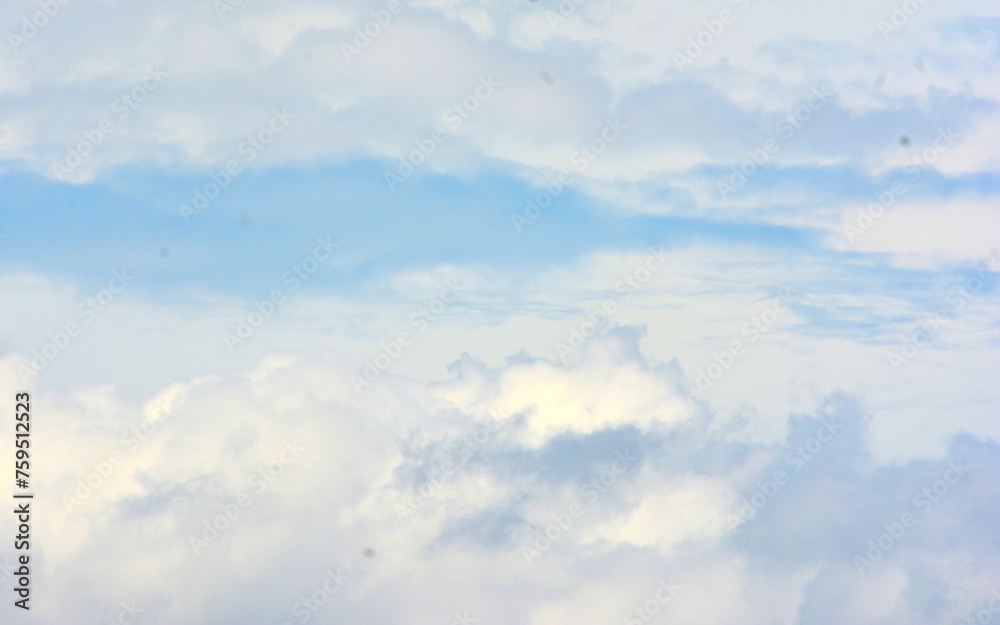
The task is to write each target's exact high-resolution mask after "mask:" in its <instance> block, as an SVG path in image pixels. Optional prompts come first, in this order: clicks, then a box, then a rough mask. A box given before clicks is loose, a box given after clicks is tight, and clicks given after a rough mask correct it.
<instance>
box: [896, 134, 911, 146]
mask: <svg viewBox="0 0 1000 625" xmlns="http://www.w3.org/2000/svg"><path fill="white" fill-rule="evenodd" d="M899 145H904V146H905V145H910V138H909V137H907V136H906V135H903V136H902V137H900V138H899Z"/></svg>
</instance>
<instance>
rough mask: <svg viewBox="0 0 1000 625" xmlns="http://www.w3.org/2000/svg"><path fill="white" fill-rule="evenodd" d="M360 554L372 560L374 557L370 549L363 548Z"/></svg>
mask: <svg viewBox="0 0 1000 625" xmlns="http://www.w3.org/2000/svg"><path fill="white" fill-rule="evenodd" d="M362 553H364V554H365V557H366V558H374V557H375V550H374V549H372V548H371V547H365V550H364V551H363V552H362Z"/></svg>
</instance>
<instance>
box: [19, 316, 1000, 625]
mask: <svg viewBox="0 0 1000 625" xmlns="http://www.w3.org/2000/svg"><path fill="white" fill-rule="evenodd" d="M637 339H638V334H637V333H636V332H635V331H633V330H629V329H624V328H623V329H620V330H616V331H614V332H612V333H610V334H609V335H608V336H606V337H604V338H599V339H594V340H592V341H590V342H588V344H587V346H586V349H585V350H584V351H583V353H582V357H581V359H580V360H579V362H577V363H576V364H573V365H570V366H566V365H561V364H553V363H551V362H548V361H544V360H536V359H531V358H515V359H512V360H510V361H509V362H508V363H507V364H506V365H504V366H502V367H499V368H491V367H487V366H485V365H483V364H481V363H477V362H475V361H473V360H469V359H466V360H463V361H459V362H457V363H455V365H454V367H453V368H452V379H451V380H449V381H446V382H441V383H436V384H424V383H416V382H411V381H407V380H405V379H403V378H398V377H396V376H393V375H386V376H385V377H383V378H381V379H379V380H378V382H377V384H376V386H375V387H373V388H372V389H371V392H365V393H362V394H361V395H360V396H359V395H358V394H357V393H356V392H355V390H354V388H353V387H352V386H351V384H350V382H349V376H350V374H351V373H352V369H351V367H350V366H349V364H348V363H347V362H346V361H344V360H341V359H339V358H337V357H335V356H333V355H321V354H316V355H312V356H305V355H299V356H291V355H289V356H279V355H274V356H271V357H268V358H266V359H264V360H263V361H261V362H260V364H259V366H258V367H257V368H256V369H254V370H253V371H250V372H248V373H246V374H241V375H232V376H207V377H203V378H199V379H192V380H189V381H187V382H183V383H178V384H175V385H172V386H170V387H169V388H166V389H164V390H163V391H161V392H160V393H158V394H157V395H156V396H154V397H152V398H150V400H149V401H148V402H146V403H145V404H144V405H143V406H142V407H141V410H137V409H136V407H134V406H131V405H128V404H126V403H123V402H122V401H121V400H119V399H118V398H117V397H116V394H115V391H114V389H113V388H111V387H103V388H92V389H89V390H86V391H80V392H77V393H76V394H74V395H72V396H67V395H62V394H59V393H56V392H54V391H52V390H50V389H46V388H44V387H42V388H36V389H34V390H33V401H34V406H35V408H34V410H35V412H36V414H37V415H38V417H36V420H37V421H36V422H37V428H38V431H37V433H36V434H35V436H36V437H37V440H38V441H43V442H44V444H41V443H40V444H39V447H38V452H37V454H38V457H37V460H36V461H35V462H36V464H37V466H38V471H39V475H38V477H37V480H38V489H39V491H40V492H45V493H51V495H49V496H46V497H45V498H42V499H39V500H37V501H36V506H37V511H36V518H37V520H36V525H35V527H34V529H33V531H34V533H35V534H36V536H37V541H38V545H39V546H38V547H37V548H36V549H37V550H38V554H37V560H38V562H39V566H38V573H37V576H36V584H37V586H36V588H37V590H36V592H37V593H38V594H39V596H40V597H59V601H46V600H38V602H37V606H38V607H37V610H38V612H40V614H39V618H42V619H43V621H44V622H60V623H67V624H70V625H72V624H73V623H92V622H102V620H103V621H111V620H114V618H116V614H117V612H118V611H120V610H123V609H125V608H123V607H121V606H122V602H125V604H126V605H129V606H131V605H134V606H135V608H134V609H138V610H142V611H143V612H142V614H143V616H142V622H149V623H176V622H188V623H230V622H231V623H237V622H245V621H246V620H248V619H250V620H253V621H255V622H266V623H271V622H273V623H282V622H290V623H294V622H308V621H309V620H313V621H315V622H321V621H322V620H328V619H336V620H341V619H344V618H354V619H358V618H361V619H364V620H366V621H368V622H376V623H422V624H423V623H426V624H432V623H451V622H453V621H455V620H456V619H463V618H467V617H468V618H474V619H478V620H477V621H474V622H478V623H483V624H489V623H497V624H502V623H512V622H516V623H529V624H537V625H549V624H552V623H562V622H566V621H567V620H573V621H577V622H581V623H607V622H625V623H627V622H629V621H628V620H627V619H629V618H640V619H641V615H643V614H645V615H646V616H647V617H649V616H650V615H652V614H654V613H661V612H662V616H659V617H657V618H669V619H670V620H671V621H672V622H676V623H710V624H711V623H720V624H721V623H730V622H733V621H734V620H739V621H747V622H762V623H786V622H792V621H794V620H795V619H799V622H801V623H824V622H836V621H850V620H862V621H866V622H872V623H885V624H890V623H891V624H895V623H928V624H930V623H943V622H954V621H957V620H960V619H962V618H964V617H965V616H967V615H969V614H972V613H973V612H974V611H976V610H979V609H982V608H984V606H986V604H987V603H988V602H989V600H990V593H991V592H993V591H994V588H995V587H996V586H997V584H998V582H1000V579H998V576H1000V568H998V567H997V562H1000V558H998V557H997V556H998V554H997V545H996V541H995V540H994V536H993V531H992V528H993V527H994V526H995V523H996V521H997V519H996V510H995V509H994V508H995V506H993V504H992V503H991V502H993V501H995V500H996V498H997V496H998V495H1000V492H998V490H997V489H998V488H1000V487H998V486H997V480H996V476H997V475H998V471H1000V448H998V446H997V445H996V443H994V442H988V441H984V440H981V439H976V438H973V437H971V436H968V435H958V436H956V437H955V438H954V439H953V440H952V441H951V443H950V445H949V449H948V453H947V455H946V457H942V458H939V459H935V460H922V461H912V462H909V463H906V464H902V465H896V466H885V465H878V464H877V463H875V462H874V461H873V458H872V456H871V454H870V452H869V449H868V440H869V438H870V431H869V426H870V422H871V417H870V415H869V414H868V413H867V412H866V409H865V407H864V406H863V405H862V404H861V403H860V402H859V401H858V400H856V399H854V398H852V397H850V396H847V395H844V394H834V395H831V396H828V397H826V398H825V399H823V400H822V401H821V402H820V403H819V404H818V405H817V406H815V409H814V410H813V411H811V412H810V413H809V414H795V415H790V416H789V417H788V420H787V425H786V430H785V431H786V434H785V436H784V438H783V440H780V441H774V442H770V443H764V442H759V441H758V442H754V440H753V439H754V437H753V436H752V432H751V431H750V430H749V429H748V427H749V424H748V423H747V422H746V421H745V420H740V419H736V420H733V419H727V418H723V417H722V416H720V415H718V414H713V413H712V412H711V411H710V410H709V408H708V406H707V405H705V404H702V403H700V402H697V401H692V400H690V399H688V398H687V393H686V391H685V390H684V389H685V387H684V386H683V384H682V381H681V375H680V372H679V371H678V370H677V368H676V367H675V366H671V365H666V364H662V363H657V362H655V361H650V360H648V359H647V358H646V357H645V356H644V355H643V354H642V353H641V351H640V350H639V348H638V344H637ZM17 361H18V357H15V356H7V357H5V358H4V360H3V363H2V366H3V375H2V376H0V392H3V393H5V394H10V393H11V392H12V391H13V390H14V389H15V388H17V387H19V386H20V383H19V382H18V381H16V379H15V378H14V372H13V368H14V366H15V365H16V364H17ZM43 414H44V419H43V418H41V417H42V415H43ZM5 455H9V454H8V453H7V452H5ZM88 483H89V486H88V485H87V484H88ZM906 515H908V516H906ZM2 529H3V531H5V532H7V531H8V530H10V529H11V527H10V521H5V522H4V527H3V528H2ZM869 541H871V542H869ZM4 555H6V556H7V557H8V558H9V557H11V555H12V554H9V553H5V554H4ZM98 582H99V583H98ZM662 584H666V585H662ZM668 585H669V587H670V588H672V590H671V591H670V592H669V593H667V592H666V591H665V590H660V589H664V588H667V587H668ZM658 591H659V596H658V597H657V593H658ZM311 597H312V598H311ZM133 602H134V603H133ZM3 609H4V610H10V609H11V608H10V607H9V606H5V607H4V608H3ZM636 610H638V612H636ZM644 610H645V611H644Z"/></svg>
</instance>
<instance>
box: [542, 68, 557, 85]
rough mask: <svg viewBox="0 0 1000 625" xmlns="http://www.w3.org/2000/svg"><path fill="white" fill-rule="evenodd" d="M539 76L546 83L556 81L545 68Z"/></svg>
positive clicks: (549, 83) (552, 83)
mask: <svg viewBox="0 0 1000 625" xmlns="http://www.w3.org/2000/svg"><path fill="white" fill-rule="evenodd" d="M538 76H539V78H541V79H542V82H544V83H545V84H546V85H554V84H555V83H556V79H555V78H553V77H552V74H550V73H548V72H547V71H545V70H544V69H543V70H542V71H540V72H538Z"/></svg>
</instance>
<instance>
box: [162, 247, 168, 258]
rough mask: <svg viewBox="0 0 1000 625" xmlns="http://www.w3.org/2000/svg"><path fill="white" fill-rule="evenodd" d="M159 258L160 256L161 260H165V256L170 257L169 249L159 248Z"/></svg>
mask: <svg viewBox="0 0 1000 625" xmlns="http://www.w3.org/2000/svg"><path fill="white" fill-rule="evenodd" d="M160 256H162V257H163V258H166V257H167V256H170V249H169V248H166V247H161V248H160Z"/></svg>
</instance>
